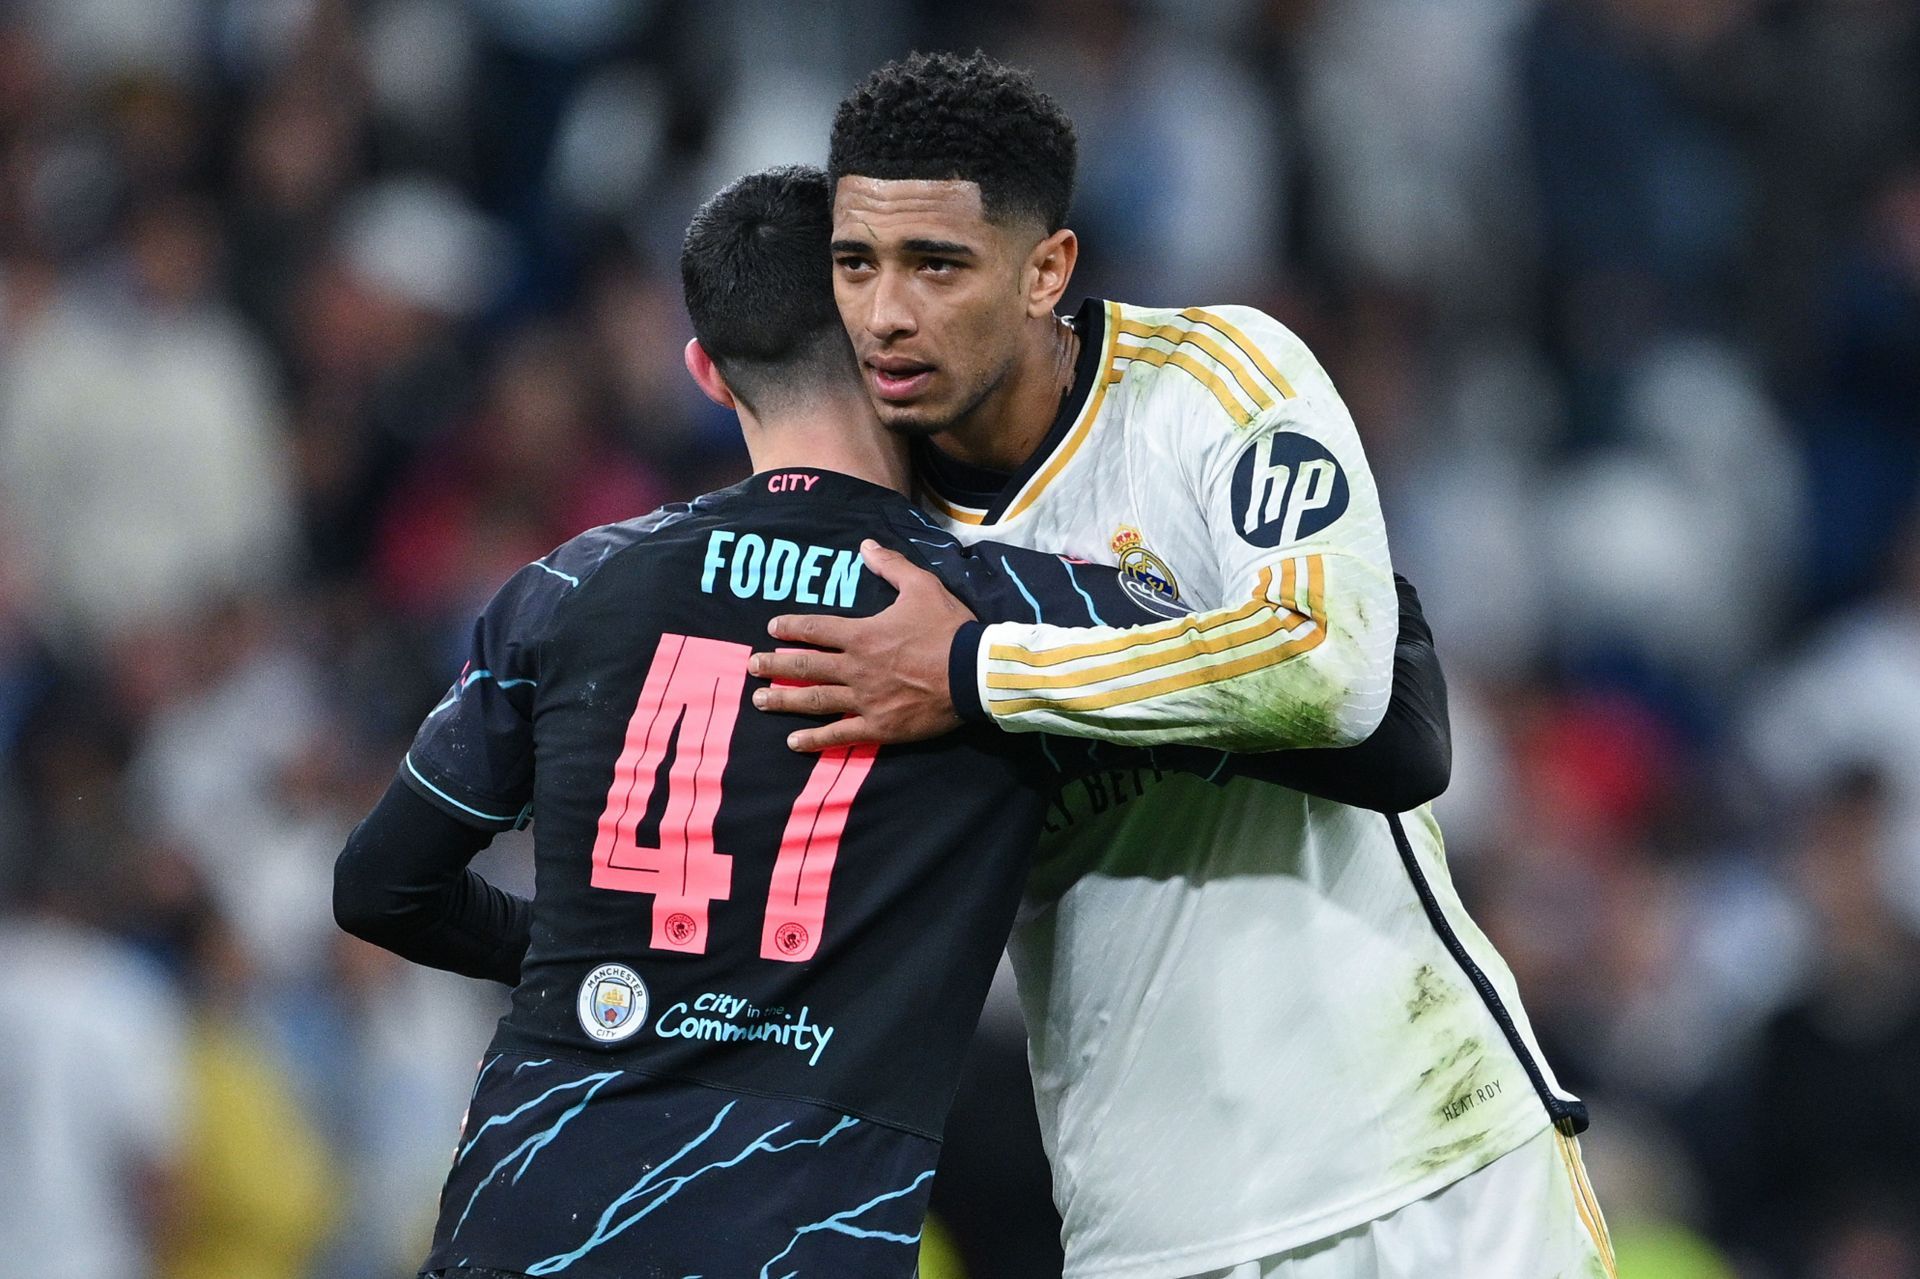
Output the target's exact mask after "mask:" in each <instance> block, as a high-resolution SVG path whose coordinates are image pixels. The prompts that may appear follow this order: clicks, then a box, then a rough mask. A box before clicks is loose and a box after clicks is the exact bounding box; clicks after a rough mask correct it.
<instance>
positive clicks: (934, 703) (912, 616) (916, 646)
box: [748, 541, 974, 751]
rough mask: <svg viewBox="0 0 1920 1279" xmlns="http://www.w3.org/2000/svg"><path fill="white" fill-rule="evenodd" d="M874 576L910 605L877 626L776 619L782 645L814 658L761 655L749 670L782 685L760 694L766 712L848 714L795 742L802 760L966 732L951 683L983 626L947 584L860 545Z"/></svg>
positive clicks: (888, 612) (900, 605)
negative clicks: (958, 651) (959, 653)
mask: <svg viewBox="0 0 1920 1279" xmlns="http://www.w3.org/2000/svg"><path fill="white" fill-rule="evenodd" d="M860 553H861V557H862V558H863V559H864V560H865V561H866V564H867V567H868V568H870V569H872V570H873V571H874V572H875V573H877V574H879V575H880V577H882V578H884V579H885V580H886V581H887V582H888V583H889V584H890V585H892V586H893V588H894V589H895V590H897V591H898V592H899V593H900V597H899V598H898V599H897V600H895V601H894V602H893V603H892V604H891V605H889V606H888V607H887V608H886V609H884V610H882V611H881V612H879V613H876V614H875V615H874V616H872V617H830V616H824V615H818V614H809V615H786V616H781V617H776V618H774V619H773V621H772V622H771V623H770V624H769V625H768V627H767V629H768V630H769V631H770V632H771V633H772V635H773V637H774V638H775V639H780V640H789V641H792V642H795V643H800V644H809V645H812V646H813V649H817V650H824V651H813V650H782V651H777V652H773V653H757V654H755V655H754V657H753V660H752V662H751V663H750V664H749V666H748V670H749V671H751V672H752V673H753V674H754V675H757V676H760V677H761V678H763V679H769V680H772V681H774V683H773V685H772V686H771V687H768V688H763V689H760V690H758V691H757V692H755V693H754V695H753V704H754V705H755V706H757V707H759V708H760V709H761V710H763V711H772V712H784V713H787V714H794V715H840V716H842V717H843V718H841V719H839V720H836V721H835V722H834V723H831V724H827V725H825V726H824V727H821V728H808V729H801V730H799V731H797V732H795V733H793V734H792V735H791V736H789V737H788V738H787V744H788V745H789V746H791V747H792V748H793V749H795V750H797V751H823V750H830V749H832V748H833V747H836V746H845V745H848V744H849V743H853V742H878V743H881V744H882V745H885V744H888V743H893V742H918V741H924V740H925V739H927V738H929V737H938V736H939V735H940V734H942V733H945V732H949V731H951V730H953V729H955V728H957V727H959V725H960V716H959V715H958V714H957V713H956V712H955V710H954V707H953V695H952V692H951V690H950V688H949V684H948V658H949V655H950V653H951V651H952V648H953V637H954V633H955V632H957V631H958V630H959V629H960V628H961V627H962V626H964V625H965V624H966V623H968V622H971V621H973V620H974V616H973V614H972V613H971V612H970V611H968V609H967V606H966V605H965V604H962V603H961V602H960V601H959V600H957V599H955V598H954V597H953V595H952V594H951V593H949V592H948V590H947V588H946V587H945V586H944V585H942V584H941V581H940V579H939V578H937V577H935V576H934V575H933V574H932V573H929V572H927V571H926V570H925V569H923V568H920V567H919V566H918V565H916V564H914V563H913V562H912V561H910V560H908V559H907V558H906V557H905V556H903V555H900V554H898V553H896V552H894V551H890V550H888V549H886V548H885V547H883V546H881V545H880V544H879V543H878V542H873V541H867V542H863V543H861V545H860Z"/></svg>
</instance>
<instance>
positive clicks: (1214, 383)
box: [1113, 345, 1253, 426]
mask: <svg viewBox="0 0 1920 1279" xmlns="http://www.w3.org/2000/svg"><path fill="white" fill-rule="evenodd" d="M1113 358H1114V359H1115V360H1138V361H1140V362H1141V363H1142V364H1154V365H1160V364H1171V365H1173V366H1174V367H1175V368H1177V369H1180V370H1182V371H1183V372H1185V373H1187V374H1188V375H1190V376H1191V377H1192V378H1193V380H1194V381H1196V382H1198V383H1200V385H1202V386H1204V387H1206V388H1207V389H1208V390H1209V391H1212V392H1213V398H1214V399H1216V400H1218V401H1220V407H1221V408H1223V409H1225V410H1226V411H1227V416H1229V417H1231V418H1232V419H1233V420H1234V421H1235V422H1236V423H1238V424H1239V425H1241V426H1245V425H1247V424H1248V423H1249V422H1251V421H1253V414H1251V413H1249V412H1247V410H1246V407H1245V406H1244V405H1242V404H1241V403H1240V401H1239V400H1236V399H1235V398H1233V392H1232V391H1229V390H1228V389H1227V384H1226V383H1225V382H1222V381H1221V380H1220V377H1219V375H1218V374H1216V373H1215V372H1214V371H1213V370H1212V369H1210V368H1208V367H1207V366H1206V365H1204V364H1202V363H1200V361H1198V360H1196V359H1194V358H1193V357H1192V356H1191V355H1188V354H1187V353H1186V352H1185V351H1182V350H1180V349H1179V348H1178V347H1175V348H1174V349H1173V350H1171V351H1163V350H1161V349H1160V348H1159V347H1157V346H1125V345H1116V346H1115V347H1114V348H1113Z"/></svg>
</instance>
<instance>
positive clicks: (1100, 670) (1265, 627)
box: [987, 555, 1326, 689]
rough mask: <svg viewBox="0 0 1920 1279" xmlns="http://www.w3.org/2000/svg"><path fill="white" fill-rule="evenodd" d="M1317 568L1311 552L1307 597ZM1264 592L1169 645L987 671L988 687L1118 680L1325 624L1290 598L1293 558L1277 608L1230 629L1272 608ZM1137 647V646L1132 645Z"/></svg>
mask: <svg viewBox="0 0 1920 1279" xmlns="http://www.w3.org/2000/svg"><path fill="white" fill-rule="evenodd" d="M1272 572H1273V570H1272V569H1267V570H1264V574H1263V582H1270V581H1271V580H1272ZM1321 572H1322V569H1321V565H1320V557H1319V556H1317V555H1316V556H1312V557H1311V558H1310V559H1309V560H1308V563H1307V581H1308V588H1307V595H1308V598H1309V600H1311V599H1312V598H1313V596H1314V593H1315V590H1316V589H1317V588H1316V586H1315V585H1314V584H1315V583H1317V582H1318V581H1319V577H1320V574H1321ZM1265 597H1266V592H1265V591H1264V590H1262V591H1260V592H1259V593H1258V594H1256V595H1255V596H1254V598H1253V599H1252V600H1250V601H1248V603H1247V604H1246V605H1243V606H1241V607H1240V608H1238V609H1236V610H1234V612H1233V613H1231V614H1227V615H1224V616H1223V617H1221V618H1219V619H1215V620H1213V621H1212V622H1211V623H1209V624H1203V625H1200V626H1196V627H1195V628H1194V629H1193V630H1192V632H1191V633H1189V634H1186V635H1182V634H1180V633H1178V632H1176V633H1175V634H1174V635H1173V636H1170V637H1169V638H1172V639H1175V640H1178V641H1179V642H1178V643H1176V644H1175V645H1174V646H1173V647H1170V648H1165V649H1161V650H1160V651H1158V652H1154V653H1140V654H1136V655H1135V656H1132V657H1123V658H1121V659H1120V660H1118V661H1114V662H1106V663H1102V664H1101V665H1098V666H1089V667H1083V668H1082V669H1080V670H1076V671H1067V672H1065V673H1063V674H1059V675H1036V674H1027V673H1022V672H1017V671H1015V672H1003V671H993V670H989V671H988V672H987V687H988V689H1039V688H1052V689H1067V688H1091V687H1093V686H1094V685H1095V684H1103V683H1105V682H1107V681H1108V680H1113V679H1120V678H1122V677H1124V676H1127V675H1137V674H1139V673H1141V672H1142V671H1150V670H1157V669H1159V668H1160V667H1164V666H1178V665H1181V664H1183V663H1186V662H1190V661H1195V660H1197V659H1199V658H1202V657H1219V656H1222V655H1224V654H1227V653H1231V652H1235V651H1237V650H1239V649H1242V648H1245V647H1247V646H1248V645H1250V644H1258V643H1260V642H1261V641H1263V640H1266V639H1269V638H1271V637H1272V636H1274V635H1277V634H1281V633H1282V632H1291V631H1295V630H1298V629H1299V628H1300V627H1301V626H1302V625H1307V624H1311V625H1319V626H1324V625H1325V624H1326V618H1325V616H1324V615H1323V614H1321V613H1319V612H1307V613H1303V612H1302V611H1301V610H1300V608H1299V606H1298V604H1297V603H1296V602H1295V590H1294V561H1293V560H1287V561H1285V562H1283V563H1282V564H1281V566H1280V598H1279V603H1278V607H1277V609H1275V611H1273V612H1271V613H1268V614H1267V616H1266V617H1264V618H1261V619H1260V620H1258V621H1256V622H1255V623H1254V625H1252V626H1250V627H1246V628H1244V629H1241V630H1230V629H1229V628H1230V627H1232V626H1235V625H1237V624H1238V623H1240V622H1244V621H1247V620H1249V619H1252V618H1259V617H1260V614H1261V613H1262V612H1264V611H1266V609H1267V608H1269V607H1272V606H1271V605H1270V604H1269V602H1268V601H1267V599H1266V598H1265ZM1136 647H1137V646H1136Z"/></svg>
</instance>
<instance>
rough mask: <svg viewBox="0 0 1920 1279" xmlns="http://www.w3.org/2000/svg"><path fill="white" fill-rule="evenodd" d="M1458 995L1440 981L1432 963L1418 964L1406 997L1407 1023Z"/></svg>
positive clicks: (1447, 1002) (1450, 1001) (1439, 1007)
mask: <svg viewBox="0 0 1920 1279" xmlns="http://www.w3.org/2000/svg"><path fill="white" fill-rule="evenodd" d="M1459 997H1460V992H1459V990H1457V989H1456V988H1454V987H1452V986H1449V985H1448V984H1447V983H1445V982H1443V981H1441V980H1440V974H1439V973H1437V972H1435V971H1434V970H1433V965H1432V964H1422V965H1420V967H1419V968H1418V969H1417V970H1416V971H1415V972H1414V974H1413V994H1412V995H1410V996H1409V997H1408V999H1407V1024H1408V1025H1412V1024H1413V1023H1414V1022H1417V1021H1419V1020H1420V1019H1421V1018H1422V1017H1424V1016H1426V1015H1427V1014H1428V1013H1430V1012H1434V1011H1437V1010H1438V1009H1441V1008H1444V1007H1445V1006H1446V1005H1448V1004H1451V1003H1453V1002H1454V1001H1455V1000H1457V999H1459ZM1423 1077H1424V1076H1423Z"/></svg>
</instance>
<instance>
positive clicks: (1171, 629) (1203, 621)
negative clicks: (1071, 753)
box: [987, 567, 1273, 666]
mask: <svg viewBox="0 0 1920 1279" xmlns="http://www.w3.org/2000/svg"><path fill="white" fill-rule="evenodd" d="M1272 584H1273V569H1272V568H1270V567H1269V568H1263V569H1261V570H1260V580H1259V581H1258V582H1256V583H1255V584H1254V588H1253V598H1252V599H1250V600H1248V601H1247V602H1246V603H1245V604H1242V605H1241V606H1240V607H1239V608H1236V609H1235V610H1234V611H1233V612H1231V613H1221V614H1217V615H1214V616H1208V615H1207V614H1204V613H1199V614H1194V615H1192V616H1188V617H1178V618H1175V619H1173V620H1172V621H1170V622H1153V623H1150V624H1148V625H1146V626H1130V627H1128V628H1126V629H1125V630H1123V631H1121V632H1120V633H1119V634H1118V635H1116V636H1114V637H1113V638H1112V639H1105V640H1092V641H1089V642H1088V643H1085V644H1068V645H1065V646H1064V647H1061V648H1045V649H1038V650H1036V649H1030V648H1027V647H1026V646H1024V645H1021V644H995V645H993V646H992V647H991V648H990V649H988V651H987V660H989V661H993V662H1015V663H1018V664H1019V665H1021V666H1058V665H1060V663H1062V662H1072V661H1078V660H1079V659H1080V658H1083V657H1104V656H1105V655H1107V654H1109V653H1122V652H1125V651H1126V650H1128V649H1130V648H1139V647H1141V646H1142V645H1145V644H1158V643H1159V642H1160V641H1162V640H1168V639H1173V638H1174V637H1176V636H1178V635H1182V634H1185V633H1188V632H1192V633H1194V634H1204V633H1205V632H1207V631H1210V630H1213V629H1214V628H1215V627H1217V626H1230V625H1232V624H1233V623H1234V622H1239V621H1244V620H1246V619H1247V618H1249V617H1252V616H1253V615H1254V614H1255V613H1258V612H1259V611H1260V610H1261V609H1263V608H1265V607H1266V606H1267V589H1268V588H1269V587H1270V586H1272Z"/></svg>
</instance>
